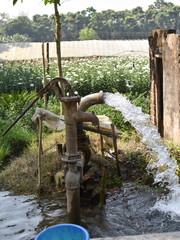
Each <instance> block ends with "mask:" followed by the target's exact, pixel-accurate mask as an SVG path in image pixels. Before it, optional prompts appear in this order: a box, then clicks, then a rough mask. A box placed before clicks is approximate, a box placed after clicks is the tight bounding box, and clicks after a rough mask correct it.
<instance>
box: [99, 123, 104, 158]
mask: <svg viewBox="0 0 180 240" xmlns="http://www.w3.org/2000/svg"><path fill="white" fill-rule="evenodd" d="M98 130H99V126H98ZM100 142H101V153H102V156H104V146H103V136H102V134H101V133H100Z"/></svg>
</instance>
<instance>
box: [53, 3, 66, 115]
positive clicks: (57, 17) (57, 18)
mask: <svg viewBox="0 0 180 240" xmlns="http://www.w3.org/2000/svg"><path fill="white" fill-rule="evenodd" d="M54 11H55V21H56V34H55V38H56V54H57V68H58V76H59V77H63V74H62V63H61V34H60V31H61V24H60V15H59V12H58V3H57V0H54ZM60 85H61V90H62V93H63V95H64V86H63V84H60ZM60 110H61V114H63V106H62V104H61V108H60Z"/></svg>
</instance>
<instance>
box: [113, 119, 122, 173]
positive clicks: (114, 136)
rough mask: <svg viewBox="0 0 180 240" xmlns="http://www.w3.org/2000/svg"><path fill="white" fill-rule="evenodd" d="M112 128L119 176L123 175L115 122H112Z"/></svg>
mask: <svg viewBox="0 0 180 240" xmlns="http://www.w3.org/2000/svg"><path fill="white" fill-rule="evenodd" d="M111 129H112V136H113V137H112V139H113V145H114V152H115V158H116V165H117V172H118V176H119V177H121V168H120V164H119V156H118V150H117V137H116V132H115V128H114V124H113V123H111Z"/></svg>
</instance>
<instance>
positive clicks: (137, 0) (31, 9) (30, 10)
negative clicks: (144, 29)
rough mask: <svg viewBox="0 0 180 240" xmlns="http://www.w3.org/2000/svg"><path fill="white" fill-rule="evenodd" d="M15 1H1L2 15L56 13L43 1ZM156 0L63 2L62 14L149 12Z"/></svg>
mask: <svg viewBox="0 0 180 240" xmlns="http://www.w3.org/2000/svg"><path fill="white" fill-rule="evenodd" d="M12 2H13V0H0V13H3V12H5V13H7V14H8V15H9V17H10V18H13V17H17V16H20V15H26V16H28V17H29V18H32V16H33V15H35V14H40V15H43V14H48V15H51V14H53V13H54V8H53V4H48V5H46V6H44V3H43V0H23V3H21V0H19V1H18V2H17V3H16V5H15V6H13V4H12ZM154 2H155V0H61V3H62V4H61V7H59V12H60V13H67V12H77V11H82V10H85V9H86V8H88V7H91V6H92V7H94V8H95V9H96V10H97V11H98V12H99V11H102V10H107V9H113V10H115V11H120V10H125V9H128V10H131V9H133V8H135V7H137V6H141V7H142V8H143V10H147V8H148V6H149V5H151V4H153V3H154ZM166 2H172V3H174V4H175V5H180V0H168V1H166Z"/></svg>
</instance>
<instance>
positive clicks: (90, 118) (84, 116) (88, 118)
mask: <svg viewBox="0 0 180 240" xmlns="http://www.w3.org/2000/svg"><path fill="white" fill-rule="evenodd" d="M73 118H74V120H75V121H76V122H91V123H92V124H93V125H99V119H98V117H97V116H96V115H95V114H92V113H86V112H82V111H77V112H75V113H73Z"/></svg>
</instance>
